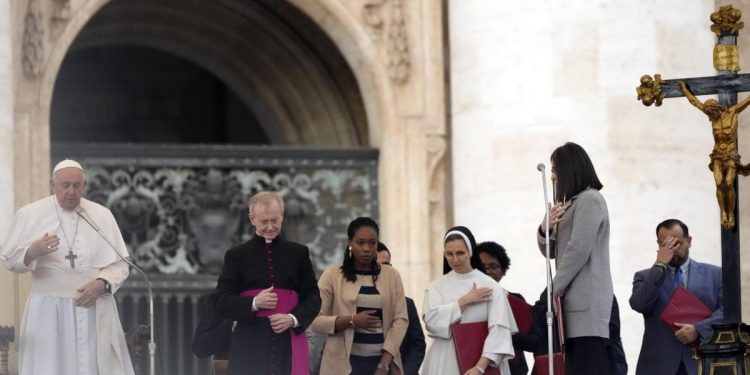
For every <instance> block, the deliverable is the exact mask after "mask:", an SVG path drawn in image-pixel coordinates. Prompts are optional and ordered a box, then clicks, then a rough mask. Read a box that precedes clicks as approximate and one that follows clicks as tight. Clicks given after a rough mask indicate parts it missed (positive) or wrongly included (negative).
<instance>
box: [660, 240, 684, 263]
mask: <svg viewBox="0 0 750 375" xmlns="http://www.w3.org/2000/svg"><path fill="white" fill-rule="evenodd" d="M678 245H679V243H678V240H677V238H676V237H672V236H669V237H667V238H666V239H664V241H662V242H661V243H660V244H659V250H657V251H656V261H657V262H662V263H664V264H669V262H671V261H672V257H674V251H675V249H677V246H678Z"/></svg>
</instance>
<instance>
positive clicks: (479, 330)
mask: <svg viewBox="0 0 750 375" xmlns="http://www.w3.org/2000/svg"><path fill="white" fill-rule="evenodd" d="M487 333H488V329H487V322H486V321H484V322H475V323H459V324H454V325H452V326H451V335H453V346H455V347H456V359H457V360H458V370H459V374H463V373H466V371H469V369H471V368H472V367H474V366H476V364H477V362H479V358H481V357H482V350H483V349H484V340H485V339H486V338H487ZM484 375H500V369H498V368H497V367H487V368H486V369H485V371H484Z"/></svg>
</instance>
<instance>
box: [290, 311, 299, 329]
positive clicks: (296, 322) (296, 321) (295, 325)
mask: <svg viewBox="0 0 750 375" xmlns="http://www.w3.org/2000/svg"><path fill="white" fill-rule="evenodd" d="M289 316H291V317H292V320H294V324H293V325H292V327H293V328H297V327H299V321H298V320H297V317H295V316H294V315H292V314H289Z"/></svg>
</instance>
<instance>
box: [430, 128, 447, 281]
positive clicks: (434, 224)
mask: <svg viewBox="0 0 750 375" xmlns="http://www.w3.org/2000/svg"><path fill="white" fill-rule="evenodd" d="M426 143H427V147H426V148H427V186H428V187H427V200H428V205H429V206H428V210H429V211H428V212H429V216H428V217H429V218H430V220H429V224H428V225H429V240H428V243H429V245H428V248H429V249H436V248H440V246H441V245H440V244H437V243H436V242H439V239H440V238H442V235H443V233H444V231H445V229H446V228H447V225H448V211H447V210H446V207H447V206H448V205H449V204H450V202H448V196H447V195H448V191H447V185H446V179H447V178H448V176H447V171H448V166H447V160H448V158H447V151H448V150H447V149H448V145H447V141H446V139H445V136H444V135H439V134H429V135H427V139H426ZM440 263H441V262H437V263H436V264H440ZM436 272H442V269H438V270H437V271H436Z"/></svg>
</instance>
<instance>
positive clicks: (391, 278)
mask: <svg viewBox="0 0 750 375" xmlns="http://www.w3.org/2000/svg"><path fill="white" fill-rule="evenodd" d="M347 236H348V244H347V248H346V250H345V251H346V252H345V254H344V261H343V264H342V265H341V266H335V267H331V268H329V269H328V270H326V271H325V272H324V273H323V275H322V276H321V277H320V280H319V281H318V287H319V289H320V298H321V300H322V304H321V307H320V314H319V315H318V317H317V318H315V320H314V321H313V322H312V325H311V328H312V330H313V331H314V332H317V333H323V334H326V335H327V336H326V345H325V350H324V352H323V360H322V363H321V367H320V373H321V374H324V375H328V374H353V375H359V374H366V375H373V374H376V375H382V374H401V373H402V372H403V371H402V366H401V358H400V354H399V353H400V352H399V347H400V345H401V340H403V338H404V334H405V333H406V328H407V326H408V322H409V320H408V315H407V312H406V299H405V297H404V286H403V283H402V282H401V276H400V275H399V273H398V271H396V270H395V269H393V268H392V267H383V268H381V267H380V266H379V265H378V263H377V246H378V237H379V228H378V224H377V223H376V222H375V221H374V220H372V219H370V218H366V217H360V218H357V219H354V220H353V221H352V222H351V223H350V224H349V228H348V230H347Z"/></svg>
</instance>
